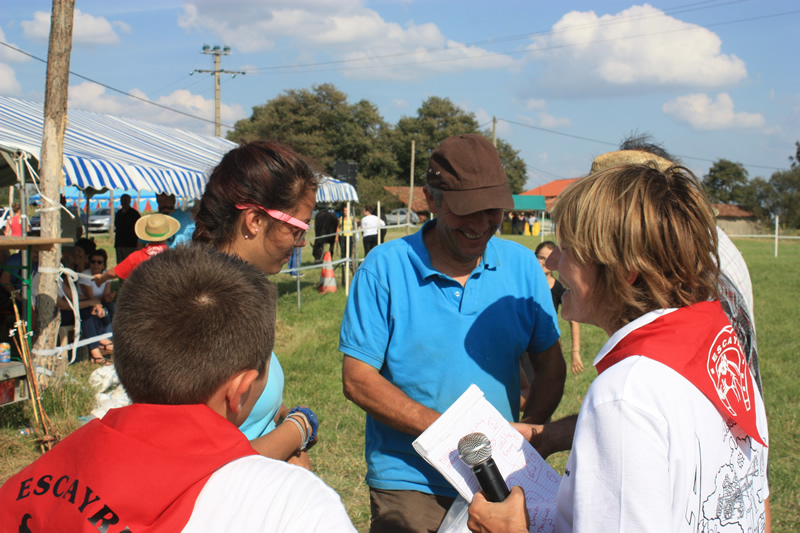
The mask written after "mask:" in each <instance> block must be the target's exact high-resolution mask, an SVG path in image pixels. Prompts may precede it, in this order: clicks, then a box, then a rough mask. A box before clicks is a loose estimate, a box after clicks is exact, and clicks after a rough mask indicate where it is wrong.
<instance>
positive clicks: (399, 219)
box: [386, 207, 419, 226]
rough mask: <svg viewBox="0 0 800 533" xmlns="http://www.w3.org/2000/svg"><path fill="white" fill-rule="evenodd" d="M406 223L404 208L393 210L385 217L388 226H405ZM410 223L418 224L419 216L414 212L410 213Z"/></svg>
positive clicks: (406, 212)
mask: <svg viewBox="0 0 800 533" xmlns="http://www.w3.org/2000/svg"><path fill="white" fill-rule="evenodd" d="M406 222H408V210H407V209H406V208H405V207H401V208H400V209H395V210H394V211H392V212H391V213H388V214H387V215H386V223H387V224H388V225H390V226H396V225H397V224H405V223H406ZM411 223H412V224H419V215H417V214H416V213H415V212H414V211H411Z"/></svg>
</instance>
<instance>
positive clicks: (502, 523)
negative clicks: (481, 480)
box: [467, 486, 531, 533]
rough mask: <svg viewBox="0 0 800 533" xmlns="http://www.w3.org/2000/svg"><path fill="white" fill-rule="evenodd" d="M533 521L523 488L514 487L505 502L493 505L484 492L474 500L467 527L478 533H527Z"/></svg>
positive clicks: (478, 494)
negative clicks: (529, 514)
mask: <svg viewBox="0 0 800 533" xmlns="http://www.w3.org/2000/svg"><path fill="white" fill-rule="evenodd" d="M530 522H531V519H530V517H529V516H528V507H527V506H526V505H525V493H524V492H523V490H522V488H520V487H518V486H517V487H514V488H512V489H511V494H509V496H508V498H506V499H505V501H503V502H500V503H492V502H489V501H487V500H486V497H485V496H484V495H483V492H478V493H477V494H475V496H474V497H473V498H472V503H471V504H470V506H469V520H468V521H467V527H468V528H469V530H470V531H475V532H477V533H527V531H528V528H529V527H530Z"/></svg>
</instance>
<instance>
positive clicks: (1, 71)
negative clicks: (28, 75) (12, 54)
mask: <svg viewBox="0 0 800 533" xmlns="http://www.w3.org/2000/svg"><path fill="white" fill-rule="evenodd" d="M21 92H22V86H21V85H20V84H19V81H17V76H16V75H15V73H14V69H12V68H11V67H10V66H8V65H6V64H5V63H0V94H2V95H3V96H19V95H20V93H21Z"/></svg>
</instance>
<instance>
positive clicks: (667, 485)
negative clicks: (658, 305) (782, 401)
mask: <svg viewBox="0 0 800 533" xmlns="http://www.w3.org/2000/svg"><path fill="white" fill-rule="evenodd" d="M654 313H656V312H653V313H648V314H646V315H644V316H643V317H641V318H639V319H637V320H636V321H634V322H632V323H631V324H628V326H626V327H625V328H623V329H621V330H620V331H618V332H617V333H615V334H614V335H613V336H612V337H611V339H609V341H608V342H607V343H606V345H605V346H603V349H602V350H601V351H600V353H599V354H598V355H597V358H596V359H595V364H597V362H598V361H599V360H600V359H602V357H603V356H604V355H605V354H606V353H607V352H608V350H610V349H611V347H613V346H614V345H615V344H616V343H617V342H618V341H619V340H620V338H622V337H624V336H625V334H626V333H628V332H629V331H632V330H633V329H636V328H637V327H641V326H642V325H643V324H644V323H647V322H649V321H651V320H652V319H653V316H652V315H653V314H654ZM750 390H751V395H750V398H751V399H752V400H753V401H754V402H755V407H756V419H757V423H758V429H759V432H760V434H761V436H762V437H763V438H764V439H765V441H766V442H767V443H769V440H767V439H768V437H767V423H766V416H765V414H764V404H763V401H762V399H761V395H760V394H758V393H757V390H758V389H757V388H756V386H755V384H754V383H751V386H750ZM766 467H767V449H766V448H764V447H763V446H761V445H760V444H758V443H757V442H755V441H753V440H752V439H751V438H750V437H747V436H746V435H743V433H742V432H741V429H740V428H739V427H738V426H734V428H733V432H731V430H730V429H729V428H728V427H727V425H726V424H725V420H724V419H723V417H722V416H721V415H720V413H719V411H717V409H716V407H714V405H713V404H712V403H711V402H710V401H709V400H708V399H707V398H706V397H705V396H704V395H703V393H702V392H700V391H699V390H698V389H697V387H695V386H694V385H692V384H691V383H690V382H689V381H688V380H686V379H685V378H684V377H683V376H681V375H680V374H678V373H677V372H675V371H674V370H672V369H670V368H669V367H667V366H665V365H663V364H661V363H658V362H656V361H654V360H652V359H648V358H646V357H641V356H632V357H628V358H626V359H623V360H622V361H620V362H619V363H616V364H615V365H613V366H611V367H610V368H608V369H607V370H606V371H605V372H603V373H602V374H600V375H599V376H598V377H597V379H595V381H594V382H593V383H592V385H591V387H590V388H589V392H588V393H587V395H586V398H585V399H584V400H583V404H582V405H581V410H580V413H579V415H578V422H577V427H576V429H575V437H574V440H573V448H572V452H571V453H570V456H569V460H568V461H567V466H566V469H565V471H564V476H563V477H562V479H561V485H560V486H559V490H558V502H557V513H556V531H557V532H559V533H563V532H571V531H575V532H586V531H593V532H594V531H596V532H607V531H636V532H649V531H659V532H662V531H663V532H666V531H669V532H672V533H682V532H686V533H689V532H692V533H694V532H696V531H720V532H721V531H728V530H729V529H730V531H735V532H737V533H739V532H742V531H763V527H764V521H765V514H764V500H765V499H766V498H767V497H768V496H769V487H768V486H767V474H766Z"/></svg>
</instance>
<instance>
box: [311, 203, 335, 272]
mask: <svg viewBox="0 0 800 533" xmlns="http://www.w3.org/2000/svg"><path fill="white" fill-rule="evenodd" d="M338 231H339V218H338V217H337V216H336V213H334V212H333V211H331V210H330V209H321V210H320V211H319V213H317V216H316V217H314V249H313V253H314V262H315V263H321V262H322V256H323V255H324V254H325V246H326V245H327V246H328V251H329V252H330V253H331V259H332V258H333V252H334V248H335V247H336V241H337V240H338V236H337V235H336V234H337V232H338Z"/></svg>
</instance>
